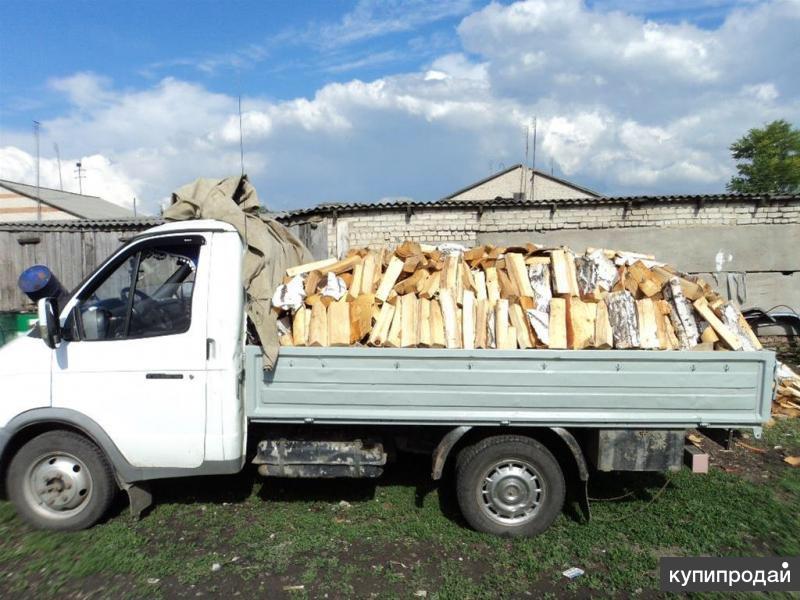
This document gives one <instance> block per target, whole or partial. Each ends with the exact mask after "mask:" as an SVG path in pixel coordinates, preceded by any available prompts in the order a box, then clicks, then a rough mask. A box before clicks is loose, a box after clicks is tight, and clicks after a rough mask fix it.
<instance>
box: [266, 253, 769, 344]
mask: <svg viewBox="0 0 800 600" xmlns="http://www.w3.org/2000/svg"><path fill="white" fill-rule="evenodd" d="M273 306H274V309H275V310H276V311H278V312H279V321H278V323H279V329H280V343H281V344H282V345H288V346H350V345H369V346H387V347H392V348H398V347H403V348H412V347H429V348H465V349H472V348H498V349H516V348H521V349H528V348H556V349H585V348H621V349H627V348H641V349H649V350H690V349H691V350H742V349H744V350H755V349H760V348H761V344H759V342H758V339H757V338H756V336H755V335H754V334H753V332H752V330H751V329H750V327H749V326H748V324H747V322H746V321H745V320H744V318H743V317H742V314H741V312H740V311H739V309H738V308H737V307H736V305H735V304H733V303H731V302H728V301H726V300H725V299H724V298H722V297H721V296H720V295H719V294H718V293H717V292H716V291H714V290H713V289H712V288H711V286H709V285H708V284H707V283H706V282H705V281H704V280H703V279H701V278H699V277H695V276H691V275H687V274H686V273H681V272H680V271H678V270H677V269H675V268H674V267H671V266H669V265H667V264H664V263H661V262H658V261H657V260H655V257H653V256H651V255H645V254H637V253H632V252H622V251H616V250H606V249H592V248H589V249H587V250H586V252H584V253H583V254H581V255H576V254H575V253H573V251H572V250H570V249H569V248H567V247H557V248H555V247H542V246H538V245H536V244H527V245H525V246H512V247H496V246H478V247H475V248H464V247H461V246H459V245H456V244H442V245H439V246H431V245H425V244H418V243H415V242H405V243H403V244H401V245H399V246H397V247H396V248H394V249H393V250H390V249H388V248H381V249H368V248H359V249H353V250H350V251H349V252H348V253H347V255H346V256H345V257H344V258H342V259H333V258H331V259H327V260H322V261H317V262H314V263H309V264H305V265H300V266H297V267H292V268H290V269H288V270H287V272H286V277H285V278H284V282H283V285H281V286H280V287H279V288H278V290H277V291H276V292H275V295H274V297H273Z"/></svg>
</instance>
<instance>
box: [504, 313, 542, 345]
mask: <svg viewBox="0 0 800 600" xmlns="http://www.w3.org/2000/svg"><path fill="white" fill-rule="evenodd" d="M508 316H509V319H510V320H511V324H512V325H513V326H514V332H515V334H516V338H517V345H518V346H519V347H520V348H522V349H527V348H533V347H534V346H535V345H536V337H535V336H534V335H533V333H532V332H531V330H530V326H529V325H528V319H527V318H526V317H525V313H524V312H523V310H522V307H521V306H520V305H519V304H511V305H509V307H508Z"/></svg>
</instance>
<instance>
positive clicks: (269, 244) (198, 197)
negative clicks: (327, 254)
mask: <svg viewBox="0 0 800 600" xmlns="http://www.w3.org/2000/svg"><path fill="white" fill-rule="evenodd" d="M260 211H261V204H259V202H258V195H257V194H256V189H255V188H254V187H253V186H252V184H251V183H250V182H249V181H248V180H247V176H245V175H242V176H241V177H239V176H237V177H227V178H225V179H197V180H196V181H194V182H192V183H190V184H188V185H185V186H183V187H181V188H179V189H178V190H177V191H175V192H174V193H173V194H172V204H171V206H170V207H169V208H167V209H166V210H165V211H164V215H163V216H164V219H165V220H167V221H185V220H188V219H217V220H219V221H224V222H226V223H230V224H231V225H233V226H234V227H235V228H236V230H237V231H238V232H239V235H240V236H241V238H242V241H243V243H244V244H245V247H246V252H245V256H244V261H243V263H242V281H243V282H244V289H245V293H246V310H247V316H248V317H249V318H250V321H251V322H252V323H253V326H254V327H255V329H256V332H257V333H258V336H259V338H260V340H261V346H262V347H263V348H264V367H265V368H267V369H271V368H272V367H273V366H274V364H275V360H276V359H277V358H278V323H277V319H278V316H277V313H276V312H275V311H273V310H272V308H271V300H272V294H273V293H274V292H275V289H276V288H277V287H278V286H279V285H280V284H281V279H282V278H283V274H284V273H285V272H286V269H287V268H289V267H293V266H296V265H300V264H303V263H306V262H310V261H312V260H313V258H312V257H311V253H310V252H309V251H308V249H307V248H306V247H305V246H304V245H303V243H302V242H301V241H300V240H298V239H297V238H296V237H295V236H294V235H292V233H291V232H290V231H289V230H288V229H286V227H284V226H283V225H281V224H280V223H278V222H277V221H275V220H274V219H271V218H269V217H267V216H266V215H265V214H263V213H261V212H260Z"/></svg>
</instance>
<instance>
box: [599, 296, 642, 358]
mask: <svg viewBox="0 0 800 600" xmlns="http://www.w3.org/2000/svg"><path fill="white" fill-rule="evenodd" d="M606 306H607V307H608V319H609V321H610V322H611V329H612V331H613V332H614V347H615V348H620V349H625V348H638V347H639V326H638V323H637V316H636V301H635V300H634V299H633V294H631V293H630V292H629V291H627V290H623V291H621V292H611V293H610V294H609V295H608V296H606Z"/></svg>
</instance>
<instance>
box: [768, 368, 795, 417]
mask: <svg viewBox="0 0 800 600" xmlns="http://www.w3.org/2000/svg"><path fill="white" fill-rule="evenodd" d="M776 379H777V389H776V390H775V400H774V401H773V402H772V414H773V415H776V416H778V415H780V416H782V417H790V418H797V417H800V375H798V374H797V373H795V372H794V371H792V370H791V369H790V368H789V367H787V366H786V365H784V364H783V363H780V364H779V365H778V373H777V377H776Z"/></svg>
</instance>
